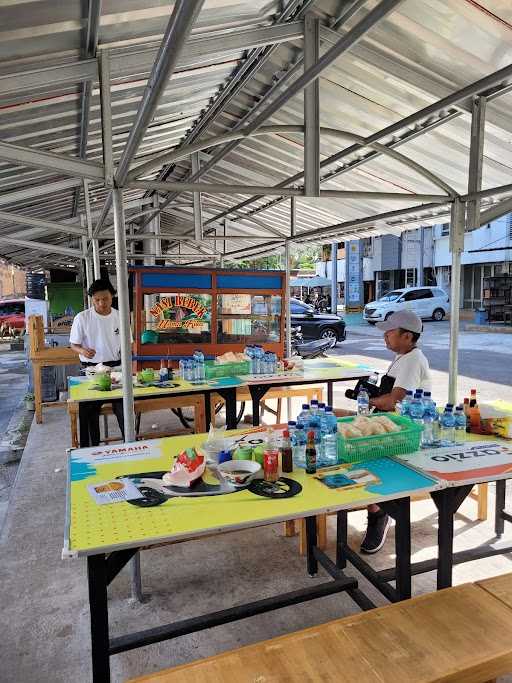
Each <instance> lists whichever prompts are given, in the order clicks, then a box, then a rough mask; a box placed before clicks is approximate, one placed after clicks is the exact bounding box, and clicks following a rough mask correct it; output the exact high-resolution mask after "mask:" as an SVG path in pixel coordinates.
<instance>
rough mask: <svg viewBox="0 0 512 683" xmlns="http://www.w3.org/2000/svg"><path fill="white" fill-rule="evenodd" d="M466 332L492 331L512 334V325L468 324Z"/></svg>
mask: <svg viewBox="0 0 512 683" xmlns="http://www.w3.org/2000/svg"><path fill="white" fill-rule="evenodd" d="M464 330H465V332H490V333H491V334H512V327H505V325H502V326H501V327H493V326H492V325H472V324H467V325H466V327H465V328H464Z"/></svg>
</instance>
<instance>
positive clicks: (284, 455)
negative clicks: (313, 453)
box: [281, 429, 293, 472]
mask: <svg viewBox="0 0 512 683" xmlns="http://www.w3.org/2000/svg"><path fill="white" fill-rule="evenodd" d="M281 470H282V471H283V472H293V455H292V446H291V444H290V432H289V431H288V430H287V429H285V430H284V432H283V440H282V442H281Z"/></svg>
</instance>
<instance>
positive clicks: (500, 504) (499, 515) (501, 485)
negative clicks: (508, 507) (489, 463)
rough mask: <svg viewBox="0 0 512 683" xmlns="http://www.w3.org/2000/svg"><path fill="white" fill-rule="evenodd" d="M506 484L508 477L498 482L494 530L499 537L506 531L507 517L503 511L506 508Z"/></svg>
mask: <svg viewBox="0 0 512 683" xmlns="http://www.w3.org/2000/svg"><path fill="white" fill-rule="evenodd" d="M506 486H507V480H506V479H500V480H499V481H497V482H496V512H495V516H494V530H495V532H496V536H497V537H498V538H500V537H501V536H502V535H503V532H504V531H505V519H504V517H503V511H504V510H505V493H506Z"/></svg>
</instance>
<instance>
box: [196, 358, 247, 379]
mask: <svg viewBox="0 0 512 683" xmlns="http://www.w3.org/2000/svg"><path fill="white" fill-rule="evenodd" d="M250 371H251V365H250V363H249V361H248V360H243V361H241V362H239V363H219V364H216V363H215V362H214V361H212V360H207V361H206V363H205V374H206V379H207V380H209V379H217V378H219V377H238V376H239V375H248V374H249V372H250Z"/></svg>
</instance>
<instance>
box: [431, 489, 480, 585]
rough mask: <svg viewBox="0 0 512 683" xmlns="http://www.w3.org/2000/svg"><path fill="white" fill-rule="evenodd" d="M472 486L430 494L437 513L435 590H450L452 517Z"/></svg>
mask: <svg viewBox="0 0 512 683" xmlns="http://www.w3.org/2000/svg"><path fill="white" fill-rule="evenodd" d="M472 488H473V486H472V485H468V486H456V487H454V488H448V489H444V490H443V491H432V493H431V494H430V495H431V497H432V500H433V501H434V503H435V505H436V507H437V511H438V530H437V543H438V561H437V589H438V590H440V589H441V588H450V586H451V585H452V574H453V517H454V515H455V513H456V512H457V510H458V509H459V507H460V506H461V505H462V503H463V502H464V500H465V498H466V497H467V496H468V495H469V493H470V491H471V489H472Z"/></svg>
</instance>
